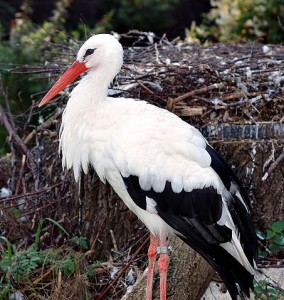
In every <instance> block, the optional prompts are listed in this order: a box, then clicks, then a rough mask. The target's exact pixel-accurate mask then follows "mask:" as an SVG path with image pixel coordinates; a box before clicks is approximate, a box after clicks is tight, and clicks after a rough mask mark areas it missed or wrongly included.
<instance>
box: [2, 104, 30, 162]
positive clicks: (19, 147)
mask: <svg viewBox="0 0 284 300" xmlns="http://www.w3.org/2000/svg"><path fill="white" fill-rule="evenodd" d="M0 121H2V123H3V125H4V126H5V128H6V129H7V131H8V133H9V136H10V138H11V139H12V140H14V142H15V147H16V149H17V150H18V151H19V152H20V153H21V154H25V155H27V156H28V149H27V147H26V145H25V144H24V143H23V141H22V139H21V138H20V137H19V136H18V135H17V133H16V132H15V130H14V128H13V126H12V125H11V123H10V122H9V120H8V118H7V116H6V114H5V111H4V109H3V108H2V106H1V105H0Z"/></svg>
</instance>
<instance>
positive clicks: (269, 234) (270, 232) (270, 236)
mask: <svg viewBox="0 0 284 300" xmlns="http://www.w3.org/2000/svg"><path fill="white" fill-rule="evenodd" d="M275 235H276V232H275V231H271V230H267V232H266V239H271V238H272V237H274V236H275Z"/></svg>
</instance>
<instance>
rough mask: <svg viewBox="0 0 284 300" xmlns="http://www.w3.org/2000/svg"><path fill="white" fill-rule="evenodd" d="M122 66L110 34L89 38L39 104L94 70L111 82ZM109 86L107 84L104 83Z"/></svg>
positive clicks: (120, 52) (118, 45)
mask: <svg viewBox="0 0 284 300" xmlns="http://www.w3.org/2000/svg"><path fill="white" fill-rule="evenodd" d="M122 64H123V49H122V46H121V44H120V43H119V41H118V40H117V39H116V38H115V37H114V36H112V35H110V34H98V35H94V36H92V37H90V38H89V39H88V40H87V41H86V42H85V43H84V44H83V45H82V47H81V48H80V50H79V51H78V54H77V59H76V61H75V62H74V63H73V64H72V65H71V66H70V67H69V68H68V69H67V70H66V71H65V73H64V74H63V75H62V76H61V77H60V78H59V80H58V81H57V82H56V83H55V84H54V85H53V87H52V88H51V89H50V90H49V91H48V93H47V94H46V95H45V96H44V98H43V99H42V100H41V102H40V103H39V106H42V105H44V104H46V103H47V102H48V101H50V100H51V99H52V98H53V97H55V96H56V95H57V94H58V93H59V92H60V91H62V90H63V89H64V88H65V87H66V86H67V85H69V84H70V83H71V82H72V81H74V80H75V79H76V78H77V77H78V76H79V75H80V74H82V73H84V72H86V71H88V70H89V71H91V70H94V71H95V72H100V74H104V75H107V76H106V77H107V79H106V81H107V80H109V81H110V80H112V79H113V78H114V76H115V75H116V74H117V73H118V72H119V70H120V68H121V66H122ZM106 84H109V82H106Z"/></svg>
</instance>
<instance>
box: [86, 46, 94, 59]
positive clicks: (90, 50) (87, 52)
mask: <svg viewBox="0 0 284 300" xmlns="http://www.w3.org/2000/svg"><path fill="white" fill-rule="evenodd" d="M95 50H96V48H93V49H91V48H90V49H88V50H87V51H86V53H85V55H84V58H86V57H87V56H89V55H91V54H93V53H94V51H95Z"/></svg>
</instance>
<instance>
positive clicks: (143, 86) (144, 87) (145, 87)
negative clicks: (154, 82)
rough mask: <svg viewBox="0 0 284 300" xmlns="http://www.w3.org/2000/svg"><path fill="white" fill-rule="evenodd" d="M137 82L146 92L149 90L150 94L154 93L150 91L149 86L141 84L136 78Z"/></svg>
mask: <svg viewBox="0 0 284 300" xmlns="http://www.w3.org/2000/svg"><path fill="white" fill-rule="evenodd" d="M137 83H138V84H139V85H140V86H141V87H142V88H143V89H145V90H146V91H147V92H149V93H150V94H152V95H153V94H154V92H153V91H151V90H150V89H149V88H147V86H146V85H145V84H143V83H142V82H141V81H140V80H137Z"/></svg>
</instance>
